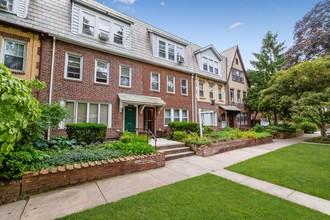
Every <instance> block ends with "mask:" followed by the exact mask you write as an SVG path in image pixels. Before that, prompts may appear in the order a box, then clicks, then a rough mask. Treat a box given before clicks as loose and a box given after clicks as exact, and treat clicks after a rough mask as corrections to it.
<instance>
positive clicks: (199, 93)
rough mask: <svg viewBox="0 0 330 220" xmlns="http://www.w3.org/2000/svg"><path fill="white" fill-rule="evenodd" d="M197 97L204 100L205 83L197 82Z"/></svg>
mask: <svg viewBox="0 0 330 220" xmlns="http://www.w3.org/2000/svg"><path fill="white" fill-rule="evenodd" d="M201 84H202V85H203V89H202V91H203V96H201V92H200V91H201V89H200V85H201ZM198 96H199V98H205V83H201V82H199V83H198Z"/></svg>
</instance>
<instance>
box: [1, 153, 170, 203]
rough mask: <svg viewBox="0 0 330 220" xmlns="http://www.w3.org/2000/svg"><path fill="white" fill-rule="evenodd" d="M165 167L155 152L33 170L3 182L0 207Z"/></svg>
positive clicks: (163, 160)
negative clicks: (25, 196)
mask: <svg viewBox="0 0 330 220" xmlns="http://www.w3.org/2000/svg"><path fill="white" fill-rule="evenodd" d="M163 166H165V154H164V153H156V154H153V155H144V156H130V157H125V158H115V159H108V160H102V161H95V162H87V163H79V164H74V165H65V166H58V167H52V168H48V169H43V170H40V171H36V172H31V171H30V172H26V173H24V175H23V177H22V179H21V180H11V181H6V182H2V181H0V204H5V203H10V202H14V201H17V200H19V199H21V198H22V196H24V195H30V194H36V193H40V192H46V191H50V190H53V189H56V188H60V187H64V186H69V185H76V184H80V183H84V182H88V181H93V180H98V179H104V178H108V177H114V176H119V175H124V174H129V173H134V172H140V171H144V170H149V169H154V168H159V167H163Z"/></svg>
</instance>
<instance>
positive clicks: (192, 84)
mask: <svg viewBox="0 0 330 220" xmlns="http://www.w3.org/2000/svg"><path fill="white" fill-rule="evenodd" d="M194 100H195V93H194V74H192V75H191V116H192V117H191V119H192V122H195V101H194Z"/></svg>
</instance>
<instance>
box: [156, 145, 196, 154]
mask: <svg viewBox="0 0 330 220" xmlns="http://www.w3.org/2000/svg"><path fill="white" fill-rule="evenodd" d="M158 151H159V152H164V153H165V155H169V154H177V153H182V152H188V151H190V147H176V148H169V149H163V150H158Z"/></svg>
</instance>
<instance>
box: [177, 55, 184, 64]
mask: <svg viewBox="0 0 330 220" xmlns="http://www.w3.org/2000/svg"><path fill="white" fill-rule="evenodd" d="M177 60H178V63H183V62H184V57H183V56H181V55H178V56H177Z"/></svg>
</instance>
